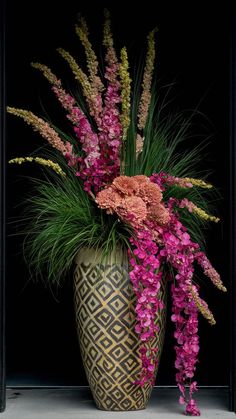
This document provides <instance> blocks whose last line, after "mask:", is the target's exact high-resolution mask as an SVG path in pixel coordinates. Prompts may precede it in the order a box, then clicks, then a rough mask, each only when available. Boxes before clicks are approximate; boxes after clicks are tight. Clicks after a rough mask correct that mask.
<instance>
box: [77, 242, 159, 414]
mask: <svg viewBox="0 0 236 419" xmlns="http://www.w3.org/2000/svg"><path fill="white" fill-rule="evenodd" d="M166 294H167V287H166V281H164V280H163V281H162V284H161V288H160V291H159V296H160V297H162V299H163V301H164V302H165V306H166ZM74 300H75V313H76V323H77V330H78V338H79V344H80V350H81V356H82V360H83V364H84V368H85V371H86V375H87V379H88V382H89V385H90V388H91V391H92V393H93V397H94V400H95V402H96V405H97V407H98V408H99V409H102V410H115V411H120V410H138V409H144V408H145V407H146V405H147V403H148V400H149V398H150V395H151V390H152V388H151V386H150V385H149V384H146V385H145V386H144V387H142V388H141V387H138V386H136V385H134V384H133V383H134V381H135V380H136V379H137V378H138V376H139V373H140V366H141V365H140V361H139V346H140V342H139V339H138V337H137V335H136V333H135V330H134V326H135V311H134V307H135V301H136V300H135V296H134V293H133V290H132V284H131V282H130V279H129V275H128V269H127V261H126V258H125V255H122V254H121V257H117V255H116V257H114V255H111V256H110V257H109V260H101V258H100V256H99V253H98V252H97V251H96V253H95V252H94V251H93V250H92V249H84V250H81V251H80V252H79V253H78V255H77V257H76V269H75V274H74ZM165 320H166V309H163V310H160V312H159V313H158V318H157V322H156V324H157V325H158V326H159V331H158V333H157V335H156V336H155V338H154V339H153V342H152V346H155V347H158V349H159V350H158V359H160V355H161V350H162V346H163V341H164V333H165Z"/></svg>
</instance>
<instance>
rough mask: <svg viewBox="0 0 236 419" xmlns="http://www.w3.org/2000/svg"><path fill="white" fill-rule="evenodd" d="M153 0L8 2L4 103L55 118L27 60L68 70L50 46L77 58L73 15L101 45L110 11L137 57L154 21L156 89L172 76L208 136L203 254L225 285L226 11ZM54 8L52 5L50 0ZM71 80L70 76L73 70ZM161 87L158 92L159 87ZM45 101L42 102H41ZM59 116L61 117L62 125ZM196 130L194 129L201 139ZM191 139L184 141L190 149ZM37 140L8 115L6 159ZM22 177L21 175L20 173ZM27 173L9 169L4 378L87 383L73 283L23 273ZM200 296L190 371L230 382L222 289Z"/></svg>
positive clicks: (177, 95) (166, 363) (170, 378)
mask: <svg viewBox="0 0 236 419" xmlns="http://www.w3.org/2000/svg"><path fill="white" fill-rule="evenodd" d="M178 3H179V4H178V6H177V5H175V6H174V2H167V1H165V2H164V1H159V2H157V3H156V4H154V2H153V1H152V2H151V1H146V2H145V4H144V3H140V6H138V5H135V6H133V10H132V9H130V11H128V10H127V9H126V8H127V2H121V1H119V2H111V4H109V2H104V1H100V2H97V3H96V4H95V3H94V2H92V1H87V2H85V1H84V0H83V2H78V1H72V0H67V2H61V4H60V3H59V2H57V3H55V5H54V4H53V2H51V3H50V2H46V1H40V2H30V3H29V4H27V3H26V2H16V1H13V0H8V2H7V103H8V105H10V106H16V107H22V108H25V109H30V110H32V111H34V112H35V113H38V114H39V115H40V114H41V115H42V114H43V108H45V109H46V110H47V111H48V112H49V114H50V116H52V117H53V116H55V115H56V116H57V117H58V115H59V116H60V117H61V116H62V115H63V114H60V113H58V110H57V108H56V105H55V100H54V98H53V97H52V96H51V94H50V93H49V88H48V85H47V83H46V82H45V81H44V80H42V77H41V76H40V74H38V73H37V72H36V71H35V70H34V69H32V68H31V67H30V62H31V61H40V62H42V63H45V64H48V65H49V66H51V67H52V68H53V69H54V71H55V72H56V73H57V74H58V75H59V76H61V77H62V79H63V76H64V79H65V78H66V79H68V78H69V72H68V70H67V69H66V67H65V66H64V65H63V63H62V61H61V59H60V58H59V57H58V55H57V53H56V52H55V49H56V48H57V47H58V46H63V47H65V48H66V49H68V50H70V51H71V52H72V53H73V54H74V55H77V56H78V57H79V60H81V57H82V49H81V48H80V47H79V42H78V39H77V37H76V36H75V34H74V24H75V21H76V14H77V13H78V12H82V13H84V15H85V16H86V17H87V20H88V22H89V25H90V28H91V36H92V39H93V41H94V42H95V45H96V46H97V47H98V48H97V51H98V54H99V51H100V49H99V46H100V45H101V33H102V32H101V26H102V22H103V17H102V11H103V7H104V6H106V7H108V8H109V9H110V11H111V13H112V20H113V33H114V38H115V43H116V46H117V47H118V48H120V47H122V46H123V45H127V47H128V48H129V49H130V50H131V55H132V56H136V55H137V53H139V52H140V50H141V49H143V48H144V47H145V37H146V34H147V33H148V31H149V30H150V29H152V28H153V27H154V26H158V28H159V33H158V37H157V39H158V40H157V60H158V66H157V71H158V79H159V86H160V89H161V92H164V91H165V89H164V88H163V86H166V85H168V84H170V83H173V82H174V87H173V89H172V91H171V94H170V98H171V99H173V100H172V102H171V103H170V108H172V109H173V110H187V111H188V112H189V111H190V110H193V109H194V108H196V107H198V111H199V113H201V114H202V116H201V117H200V116H199V117H198V118H197V119H196V124H195V128H194V134H195V135H198V134H203V133H204V134H205V135H206V136H209V144H208V146H207V148H206V154H204V155H203V162H202V167H203V168H205V169H209V170H210V171H211V174H210V181H212V182H213V183H214V184H215V185H216V186H217V188H218V189H219V191H220V193H221V195H222V199H221V200H220V201H219V202H218V203H217V206H218V208H219V214H220V216H221V218H222V222H221V224H219V225H216V226H212V227H211V228H210V229H209V231H208V233H207V241H208V255H209V257H210V259H211V260H212V262H213V264H214V266H215V267H216V268H217V269H218V270H219V272H220V273H221V275H222V278H223V280H224V282H225V283H226V285H227V284H228V282H229V281H228V277H229V270H228V266H229V259H228V254H229V224H228V218H229V211H228V206H229V202H228V197H229V191H228V184H229V44H230V42H229V28H230V15H231V13H232V11H231V10H230V9H229V8H227V6H224V7H223V6H221V7H220V6H215V4H214V2H201V1H200V2H199V1H198V2H194V1H192V2H186V3H185V2H178ZM54 6H55V7H54ZM70 80H71V82H72V81H73V79H72V78H70ZM162 94H163V93H162ZM42 107H43V108H42ZM63 123H64V122H63V120H62V124H63ZM200 140H201V136H200V137H199V141H200ZM191 144H192V143H191V142H190V143H189V146H190V147H191ZM41 145H42V142H41V139H40V137H39V136H38V135H37V134H34V133H33V132H32V131H31V129H30V128H28V127H27V126H25V125H24V124H23V122H22V121H19V120H15V119H14V118H13V117H11V116H10V117H8V130H7V154H8V158H11V157H14V156H23V155H27V154H29V153H30V152H31V151H33V150H34V149H35V147H40V146H41ZM22 176H23V177H22ZM28 176H41V173H40V170H39V169H38V168H35V166H34V167H33V166H31V167H27V166H25V167H22V166H21V167H8V171H7V205H8V221H9V225H8V233H9V238H8V248H7V376H8V383H9V384H11V385H12V384H20V385H24V384H25V385H27V384H29V385H36V384H39V385H55V384H56V385H84V384H86V379H85V376H84V372H83V368H82V366H81V360H80V356H79V353H78V346H77V338H76V332H75V321H74V313H73V295H72V283H71V281H70V280H69V279H68V281H67V282H66V284H65V285H64V286H63V287H62V288H61V289H59V290H50V289H48V288H45V287H44V285H42V284H41V283H33V282H32V281H31V280H29V274H28V270H27V266H26V265H25V262H24V260H23V256H22V245H23V244H22V240H21V239H20V238H19V237H17V236H12V234H14V233H15V232H16V227H15V225H14V224H10V223H11V222H12V220H13V218H12V217H19V214H20V208H19V204H20V202H21V200H22V198H23V197H24V196H25V195H26V194H29V193H30V183H29V182H28V179H27V177H28ZM202 292H203V296H204V298H205V299H206V300H207V301H208V302H209V305H210V307H211V308H212V310H213V311H214V313H215V317H216V320H217V325H216V326H215V327H210V326H209V325H208V324H207V323H206V322H205V321H204V320H202V319H201V320H200V340H201V352H200V363H199V366H198V372H197V379H198V381H199V384H201V385H228V383H229V378H228V377H229V361H228V358H229V310H228V307H229V296H227V295H226V296H225V295H222V294H220V293H219V292H218V291H217V290H215V289H214V288H213V286H211V285H209V283H208V281H207V280H206V281H205V282H203V283H202ZM172 332H173V326H172V324H171V323H170V322H169V323H168V327H167V335H166V343H165V348H164V349H165V350H164V354H163V357H162V363H161V367H160V372H159V375H158V380H157V384H162V385H166V384H174V372H175V371H174V368H173V363H174V351H173V349H172V348H173V344H174V342H173V339H172Z"/></svg>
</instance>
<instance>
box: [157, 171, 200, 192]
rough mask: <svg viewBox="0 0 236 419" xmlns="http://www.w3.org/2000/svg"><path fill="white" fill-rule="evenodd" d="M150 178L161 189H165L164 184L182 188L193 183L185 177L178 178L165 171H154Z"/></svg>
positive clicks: (188, 186)
mask: <svg viewBox="0 0 236 419" xmlns="http://www.w3.org/2000/svg"><path fill="white" fill-rule="evenodd" d="M150 179H151V180H152V181H153V182H154V183H156V184H157V185H158V186H159V187H160V188H161V190H165V189H166V186H174V185H176V186H180V187H182V188H192V187H193V185H192V183H191V182H190V181H188V180H186V179H185V178H179V177H175V176H172V175H170V174H168V173H165V172H160V173H154V174H153V175H152V176H151V177H150Z"/></svg>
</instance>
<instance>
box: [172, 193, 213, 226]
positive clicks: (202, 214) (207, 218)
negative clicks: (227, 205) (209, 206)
mask: <svg viewBox="0 0 236 419" xmlns="http://www.w3.org/2000/svg"><path fill="white" fill-rule="evenodd" d="M179 207H180V208H187V209H188V211H189V212H191V213H192V214H196V215H197V216H198V217H199V218H202V219H203V220H205V221H213V222H214V223H218V222H219V221H220V219H219V218H218V217H215V216H214V215H209V214H207V212H206V211H204V210H203V209H202V208H199V207H198V206H197V205H195V204H194V203H193V202H192V201H189V200H188V199H187V198H184V199H182V201H180V204H179Z"/></svg>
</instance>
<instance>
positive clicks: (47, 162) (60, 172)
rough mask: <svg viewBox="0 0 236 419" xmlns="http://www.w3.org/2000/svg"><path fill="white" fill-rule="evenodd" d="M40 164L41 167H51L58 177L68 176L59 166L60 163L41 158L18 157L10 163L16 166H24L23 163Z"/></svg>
mask: <svg viewBox="0 0 236 419" xmlns="http://www.w3.org/2000/svg"><path fill="white" fill-rule="evenodd" d="M26 162H28V163H32V162H35V163H38V164H40V165H41V166H46V167H50V168H51V169H52V170H54V172H56V173H57V174H58V175H61V176H66V174H65V172H63V170H62V168H61V167H60V166H59V164H58V163H54V162H53V161H52V160H47V159H43V158H41V157H16V158H15V159H12V160H9V163H11V164H12V163H15V164H22V163H26Z"/></svg>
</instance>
